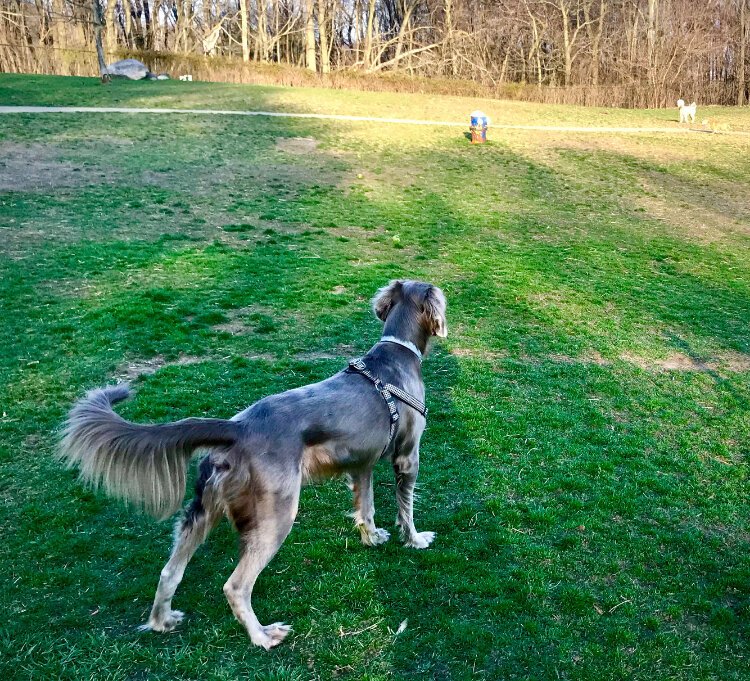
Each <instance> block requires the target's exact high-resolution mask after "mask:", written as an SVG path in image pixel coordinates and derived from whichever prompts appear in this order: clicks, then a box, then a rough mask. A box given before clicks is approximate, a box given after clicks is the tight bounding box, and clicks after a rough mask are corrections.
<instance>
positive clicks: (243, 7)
mask: <svg viewBox="0 0 750 681" xmlns="http://www.w3.org/2000/svg"><path fill="white" fill-rule="evenodd" d="M240 31H241V32H242V37H241V40H242V61H250V45H249V43H248V39H247V0H240Z"/></svg>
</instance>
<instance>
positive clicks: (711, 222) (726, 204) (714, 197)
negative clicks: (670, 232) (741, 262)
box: [636, 173, 750, 243]
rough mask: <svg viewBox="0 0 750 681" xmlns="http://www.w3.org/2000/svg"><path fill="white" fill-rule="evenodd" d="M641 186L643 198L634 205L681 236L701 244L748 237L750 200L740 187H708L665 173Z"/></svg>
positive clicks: (646, 179) (648, 176)
mask: <svg viewBox="0 0 750 681" xmlns="http://www.w3.org/2000/svg"><path fill="white" fill-rule="evenodd" d="M641 186H642V188H643V190H644V192H645V194H644V195H641V196H640V197H638V198H637V199H636V201H637V204H638V205H639V206H640V207H641V208H642V209H644V210H645V211H646V214H647V215H649V216H650V217H652V218H655V219H657V220H659V221H661V222H664V223H666V224H668V225H669V226H670V227H672V228H673V229H674V230H675V231H678V232H679V233H680V235H683V236H690V237H692V238H694V239H696V240H698V241H700V242H701V243H713V242H716V241H722V240H724V239H725V238H726V237H728V236H731V235H735V234H742V235H750V222H749V221H748V220H747V216H748V215H750V197H748V196H747V194H746V193H745V192H743V191H742V188H743V187H742V185H740V184H737V185H731V184H730V183H727V182H717V181H714V182H712V183H711V185H710V186H708V185H702V184H700V183H698V182H686V181H685V180H683V179H681V178H679V177H675V176H674V175H668V174H666V173H647V174H646V175H645V176H644V178H643V181H642V185H641Z"/></svg>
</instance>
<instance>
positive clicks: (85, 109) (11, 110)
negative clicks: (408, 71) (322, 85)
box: [0, 106, 750, 137]
mask: <svg viewBox="0 0 750 681" xmlns="http://www.w3.org/2000/svg"><path fill="white" fill-rule="evenodd" d="M20 113H31V114H48V113H62V114H66V113H67V114H71V113H122V114H192V115H196V114H197V115H214V116H268V117H270V118H311V119H319V120H327V121H354V122H361V123H395V124H397V125H432V126H442V127H452V128H468V126H467V124H466V123H458V122H455V121H425V120H417V119H413V118H377V117H375V116H345V115H339V114H317V113H291V112H280V111H236V110H235V111H232V110H222V109H152V108H130V107H110V106H0V114H20ZM490 128H491V129H494V130H538V131H542V132H545V131H546V132H583V133H604V134H606V133H610V134H613V133H614V134H653V133H657V134H664V135H684V134H686V133H697V134H712V133H713V134H722V135H740V136H743V137H744V136H750V132H740V131H736V132H735V131H731V132H730V131H721V132H718V131H712V130H696V129H695V128H687V127H685V128H629V127H612V128H603V127H596V126H567V125H502V124H494V123H493V124H492V125H491V126H490Z"/></svg>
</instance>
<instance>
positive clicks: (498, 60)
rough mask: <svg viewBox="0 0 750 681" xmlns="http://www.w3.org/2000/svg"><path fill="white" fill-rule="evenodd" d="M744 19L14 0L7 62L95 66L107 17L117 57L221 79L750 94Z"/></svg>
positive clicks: (644, 4) (653, 12)
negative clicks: (298, 74)
mask: <svg viewBox="0 0 750 681" xmlns="http://www.w3.org/2000/svg"><path fill="white" fill-rule="evenodd" d="M748 24H750V0H712V1H709V2H702V3H701V2H695V1H694V0H484V1H480V0H4V1H3V4H2V5H0V45H1V46H0V69H2V70H3V71H20V72H24V71H32V72H54V73H73V72H76V70H78V71H79V72H88V73H92V74H93V73H95V72H96V70H95V69H96V67H95V64H96V59H95V56H94V55H93V45H94V34H95V32H96V29H97V28H98V27H99V26H101V28H102V36H103V44H104V49H105V52H106V54H107V59H108V60H111V59H114V58H117V57H119V56H122V55H124V54H139V53H148V55H150V57H151V58H152V59H154V58H157V59H158V60H159V61H160V63H161V64H163V65H166V66H167V67H169V66H170V65H173V64H175V65H176V64H191V65H192V66H193V69H192V70H193V71H196V70H197V71H199V73H200V72H201V69H203V72H205V73H207V74H210V75H211V76H212V77H213V78H215V79H219V80H235V79H236V77H232V75H231V71H232V70H235V71H236V72H237V73H242V74H252V73H253V69H252V68H249V67H248V65H245V64H238V63H237V62H238V61H239V60H242V61H244V62H247V63H248V64H249V63H250V62H254V63H255V64H258V65H262V64H271V63H272V64H276V65H277V66H279V67H281V66H283V67H285V69H286V70H284V69H281V71H279V72H280V73H281V72H283V73H286V74H289V73H292V72H293V71H294V68H295V67H296V68H298V69H299V68H302V69H306V70H309V71H310V72H311V73H313V72H315V73H317V74H319V76H316V78H322V79H324V80H325V81H326V82H330V81H331V80H334V81H336V82H343V81H345V80H346V78H347V75H346V74H349V76H351V79H352V80H353V81H356V82H357V83H359V84H362V83H363V82H365V81H366V80H367V78H365V77H363V74H380V73H384V72H391V73H398V74H402V76H403V78H401V79H398V78H396V79H394V78H391V80H392V81H393V82H401V83H403V82H405V79H415V80H416V81H418V82H422V81H421V79H443V80H444V79H451V80H461V81H464V82H465V81H470V82H472V83H476V84H477V85H478V86H481V88H483V89H485V91H486V92H487V93H488V94H502V95H504V96H517V97H523V98H527V99H539V100H542V101H564V102H580V103H587V104H603V105H615V106H667V105H668V106H672V105H673V104H674V100H675V99H677V98H678V97H682V98H683V99H686V100H687V101H692V100H697V101H698V102H700V103H702V104H708V103H716V104H744V103H747V101H748V70H749V69H748V61H750V55H749V54H748V53H749V52H750V50H748V43H749V42H750V29H749V28H748ZM213 57H215V58H217V59H215V60H213V62H212V61H211V58H213ZM152 69H153V70H157V69H155V68H154V67H153V66H152ZM258 72H259V73H265V74H268V73H271V71H269V70H268V69H265V71H264V70H263V67H260V69H259V70H258ZM328 74H333V75H328ZM271 77H272V76H266V78H271ZM248 79H250V80H252V75H250V76H248ZM301 80H303V81H306V80H309V78H306V79H305V78H301ZM373 80H375V79H373ZM386 80H387V79H386ZM378 82H379V83H383V82H386V81H384V80H383V79H380V80H379V81H378Z"/></svg>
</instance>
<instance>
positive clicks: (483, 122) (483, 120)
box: [471, 111, 489, 128]
mask: <svg viewBox="0 0 750 681" xmlns="http://www.w3.org/2000/svg"><path fill="white" fill-rule="evenodd" d="M488 125H489V118H487V116H485V115H484V114H483V113H481V112H478V111H475V112H474V113H473V114H471V127H472V128H486V127H487V126H488Z"/></svg>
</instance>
